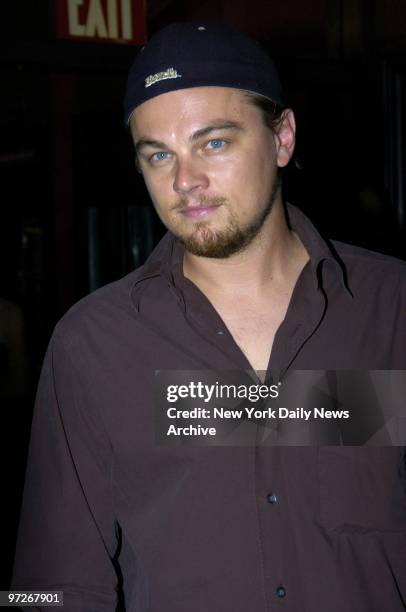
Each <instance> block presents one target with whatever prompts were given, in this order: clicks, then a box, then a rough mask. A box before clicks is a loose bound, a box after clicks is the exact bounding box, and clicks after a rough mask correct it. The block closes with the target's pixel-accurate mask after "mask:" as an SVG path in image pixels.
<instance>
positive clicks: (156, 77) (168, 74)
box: [145, 68, 182, 87]
mask: <svg viewBox="0 0 406 612" xmlns="http://www.w3.org/2000/svg"><path fill="white" fill-rule="evenodd" d="M181 76H182V75H181V74H178V71H177V70H175V68H167V69H166V70H164V71H163V72H157V73H156V74H150V75H149V76H147V78H146V79H145V87H151V85H154V84H155V83H158V82H159V81H164V80H165V79H180V78H181Z"/></svg>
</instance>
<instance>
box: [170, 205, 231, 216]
mask: <svg viewBox="0 0 406 612" xmlns="http://www.w3.org/2000/svg"><path fill="white" fill-rule="evenodd" d="M220 206H222V204H210V205H208V204H198V205H196V206H185V207H183V208H181V209H180V211H179V212H180V214H181V215H182V216H183V217H184V218H186V219H206V218H208V217H210V216H211V215H213V214H215V212H216V210H217V209H218V208H220Z"/></svg>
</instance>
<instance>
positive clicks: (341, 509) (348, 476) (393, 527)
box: [317, 446, 406, 533]
mask: <svg viewBox="0 0 406 612" xmlns="http://www.w3.org/2000/svg"><path fill="white" fill-rule="evenodd" d="M317 463H318V465H317V469H318V478H319V492H320V508H319V510H320V520H321V524H322V525H323V527H324V528H325V529H327V530H329V531H335V532H340V533H350V532H354V533H368V532H371V531H378V532H383V531H385V532H404V533H406V485H405V451H404V449H403V448H400V447H365V446H364V447H355V446H347V447H326V446H325V447H320V448H319V449H318V459H317Z"/></svg>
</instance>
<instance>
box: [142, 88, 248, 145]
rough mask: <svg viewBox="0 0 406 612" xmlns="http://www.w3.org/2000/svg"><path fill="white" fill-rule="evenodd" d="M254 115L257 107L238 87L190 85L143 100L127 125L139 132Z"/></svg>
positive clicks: (187, 127) (188, 127)
mask: <svg viewBox="0 0 406 612" xmlns="http://www.w3.org/2000/svg"><path fill="white" fill-rule="evenodd" d="M258 117H259V112H258V110H257V109H256V108H255V107H254V106H253V105H252V104H251V103H250V102H248V100H247V98H246V96H245V94H244V92H243V91H241V90H239V89H232V88H230V87H193V88H190V89H179V90H176V91H171V92H169V93H165V94H161V95H159V96H156V97H155V98H151V99H150V100H147V101H146V102H144V103H143V104H141V105H140V106H138V107H137V108H136V109H135V110H134V112H133V114H132V116H131V120H130V126H131V131H132V133H133V135H134V134H136V135H137V136H140V135H141V134H142V133H143V132H148V133H153V132H159V131H163V130H164V131H167V130H169V131H171V130H193V129H198V128H199V127H202V126H204V125H206V124H209V123H210V122H211V121H214V120H219V119H224V120H230V121H232V120H234V121H238V122H240V123H241V122H242V123H247V122H248V123H249V122H250V121H255V120H256V119H258Z"/></svg>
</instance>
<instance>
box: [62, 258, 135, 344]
mask: <svg viewBox="0 0 406 612" xmlns="http://www.w3.org/2000/svg"><path fill="white" fill-rule="evenodd" d="M141 277H142V268H138V269H137V270H135V271H133V272H131V273H130V274H128V275H127V276H125V277H123V278H121V279H119V280H117V281H114V282H112V283H109V284H108V285H105V286H103V287H101V288H100V289H97V290H96V291H94V292H92V293H90V294H89V295H87V296H85V297H84V298H82V299H81V300H79V301H78V302H77V303H76V304H74V305H73V306H72V307H71V308H70V309H69V310H68V311H67V312H66V314H65V315H64V316H63V317H62V318H61V319H60V321H59V322H58V323H57V325H56V327H55V330H54V337H55V336H56V337H58V338H60V339H63V341H64V344H70V343H71V342H72V341H73V340H74V339H75V338H77V337H79V336H85V335H88V334H89V333H92V334H97V333H99V334H100V335H103V334H105V333H106V331H107V330H108V329H111V328H112V327H115V326H116V327H120V326H123V325H125V324H126V323H128V320H129V319H134V318H135V315H136V311H135V308H134V306H133V304H132V300H131V291H132V288H133V287H134V285H135V284H136V283H137V281H138V280H139V279H140V278H141Z"/></svg>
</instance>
